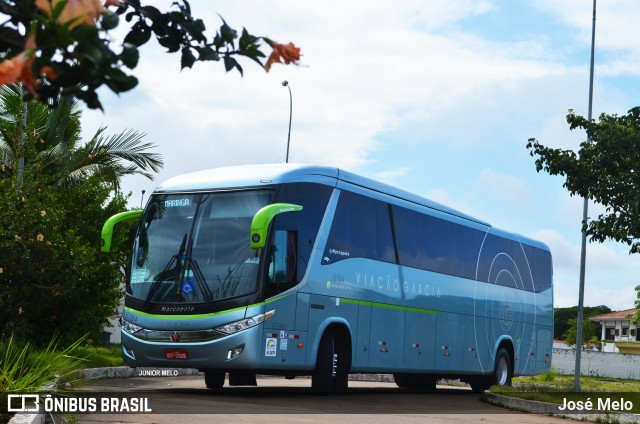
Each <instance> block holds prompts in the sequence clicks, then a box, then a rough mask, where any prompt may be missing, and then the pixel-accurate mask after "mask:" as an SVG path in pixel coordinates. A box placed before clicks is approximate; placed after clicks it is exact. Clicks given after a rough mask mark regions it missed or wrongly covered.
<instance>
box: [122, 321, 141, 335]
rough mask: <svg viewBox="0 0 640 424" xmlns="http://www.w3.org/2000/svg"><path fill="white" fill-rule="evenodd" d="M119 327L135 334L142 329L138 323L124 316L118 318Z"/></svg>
mask: <svg viewBox="0 0 640 424" xmlns="http://www.w3.org/2000/svg"><path fill="white" fill-rule="evenodd" d="M120 327H122V331H125V332H127V333H129V334H135V333H137V332H138V331H140V330H142V327H140V326H139V325H135V324H133V323H131V322H129V321H127V320H125V319H124V318H120Z"/></svg>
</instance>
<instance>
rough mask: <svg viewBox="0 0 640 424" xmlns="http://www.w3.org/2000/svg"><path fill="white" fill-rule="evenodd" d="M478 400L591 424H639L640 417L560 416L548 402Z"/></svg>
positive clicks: (485, 395)
mask: <svg viewBox="0 0 640 424" xmlns="http://www.w3.org/2000/svg"><path fill="white" fill-rule="evenodd" d="M480 399H481V400H482V401H483V402H486V403H490V404H491V405H495V406H500V407H503V408H506V409H511V410H515V411H522V412H529V413H532V414H538V415H548V416H553V417H558V418H568V419H571V420H576V421H591V422H603V423H608V422H620V423H640V415H637V414H629V413H625V412H609V413H606V412H593V413H589V414H585V413H575V414H562V413H558V405H557V404H555V403H549V402H539V401H535V400H527V399H520V398H514V397H509V396H504V395H499V394H496V393H491V392H484V393H483V394H482V396H481V397H480Z"/></svg>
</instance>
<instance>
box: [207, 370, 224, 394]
mask: <svg viewBox="0 0 640 424" xmlns="http://www.w3.org/2000/svg"><path fill="white" fill-rule="evenodd" d="M224 378H225V373H224V371H216V370H204V384H205V386H207V389H211V390H220V389H222V386H224Z"/></svg>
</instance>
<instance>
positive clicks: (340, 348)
mask: <svg viewBox="0 0 640 424" xmlns="http://www.w3.org/2000/svg"><path fill="white" fill-rule="evenodd" d="M350 366H351V365H350V364H349V354H348V352H347V350H346V348H345V344H343V343H339V341H338V339H337V337H336V335H335V334H334V333H333V332H332V331H327V332H326V333H324V334H323V335H322V339H320V345H319V346H318V357H317V359H316V368H315V370H314V371H313V374H312V376H311V388H312V390H313V391H314V392H316V393H331V392H344V391H346V390H347V387H348V384H349V367H350Z"/></svg>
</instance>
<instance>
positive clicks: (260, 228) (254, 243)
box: [251, 203, 302, 249]
mask: <svg viewBox="0 0 640 424" xmlns="http://www.w3.org/2000/svg"><path fill="white" fill-rule="evenodd" d="M301 210H302V206H300V205H294V204H293V203H273V204H271V205H267V206H265V207H263V208H262V209H260V210H259V211H258V212H257V213H256V215H255V216H254V217H253V221H251V248H252V249H260V248H261V247H264V244H265V242H266V241H267V230H268V229H269V223H270V222H271V220H272V219H273V217H275V216H276V215H278V214H281V213H285V212H299V211H301Z"/></svg>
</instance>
